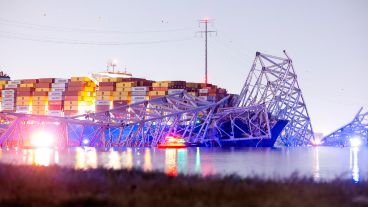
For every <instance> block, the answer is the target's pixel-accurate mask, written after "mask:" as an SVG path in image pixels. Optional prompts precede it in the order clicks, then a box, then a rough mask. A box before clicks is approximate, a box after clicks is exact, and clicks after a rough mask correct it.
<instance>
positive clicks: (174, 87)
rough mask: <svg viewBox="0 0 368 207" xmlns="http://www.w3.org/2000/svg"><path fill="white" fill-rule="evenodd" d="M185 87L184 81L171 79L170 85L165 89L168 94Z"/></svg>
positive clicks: (178, 91)
mask: <svg viewBox="0 0 368 207" xmlns="http://www.w3.org/2000/svg"><path fill="white" fill-rule="evenodd" d="M185 89H186V82H185V81H171V86H169V89H168V91H167V94H168V95H171V94H176V93H180V92H183V91H184V90H185Z"/></svg>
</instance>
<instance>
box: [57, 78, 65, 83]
mask: <svg viewBox="0 0 368 207" xmlns="http://www.w3.org/2000/svg"><path fill="white" fill-rule="evenodd" d="M54 82H55V83H67V82H68V79H64V78H56V79H55V81H54Z"/></svg>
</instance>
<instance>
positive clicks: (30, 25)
mask: <svg viewBox="0 0 368 207" xmlns="http://www.w3.org/2000/svg"><path fill="white" fill-rule="evenodd" d="M0 24H2V25H8V26H15V27H22V28H28V29H37V30H46V31H59V32H78V33H88V34H106V33H116V34H145V33H165V32H182V31H190V30H193V29H194V28H176V29H164V30H142V31H122V30H95V29H83V28H72V27H56V26H49V25H39V24H33V23H27V22H20V21H13V20H6V19H0Z"/></svg>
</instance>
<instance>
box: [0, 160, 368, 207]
mask: <svg viewBox="0 0 368 207" xmlns="http://www.w3.org/2000/svg"><path fill="white" fill-rule="evenodd" d="M0 206H37V207H42V206H71V207H73V206H130V207H141V206H148V207H156V206H157V207H158V206H160V207H163V206H170V207H181V206H185V207H201V206H205V207H209V206H216V207H220V206H250V207H251V206H293V207H299V206H320V207H323V206H334V207H336V206H368V182H366V181H365V182H362V183H360V184H353V183H352V182H351V181H347V180H334V181H331V182H326V183H315V182H314V181H313V180H312V179H307V178H298V177H291V178H288V179H280V180H266V179H261V178H256V177H255V178H239V177H237V176H226V177H219V176H211V177H206V178H201V177H198V176H178V177H169V176H166V175H165V174H163V173H159V172H152V173H144V172H142V171H138V170H132V171H127V170H106V169H95V170H86V171H83V170H74V169H69V168H62V167H57V166H52V167H34V166H12V165H0Z"/></svg>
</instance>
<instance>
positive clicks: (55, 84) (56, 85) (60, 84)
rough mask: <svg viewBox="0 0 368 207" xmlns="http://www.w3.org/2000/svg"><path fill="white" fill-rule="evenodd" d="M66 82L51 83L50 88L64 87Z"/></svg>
mask: <svg viewBox="0 0 368 207" xmlns="http://www.w3.org/2000/svg"><path fill="white" fill-rule="evenodd" d="M65 87H66V83H52V84H51V88H65Z"/></svg>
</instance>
